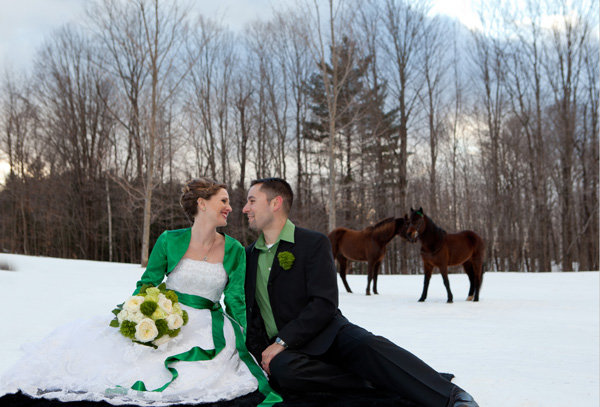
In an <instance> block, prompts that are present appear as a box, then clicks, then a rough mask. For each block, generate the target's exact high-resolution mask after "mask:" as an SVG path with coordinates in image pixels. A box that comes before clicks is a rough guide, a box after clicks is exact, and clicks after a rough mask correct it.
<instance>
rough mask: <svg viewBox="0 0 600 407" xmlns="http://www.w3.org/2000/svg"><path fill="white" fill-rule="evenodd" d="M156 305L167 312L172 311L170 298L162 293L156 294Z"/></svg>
mask: <svg viewBox="0 0 600 407" xmlns="http://www.w3.org/2000/svg"><path fill="white" fill-rule="evenodd" d="M158 306H159V307H161V308H162V310H163V311H165V312H166V313H167V314H170V313H171V312H172V311H173V303H172V302H171V300H170V299H168V298H167V297H165V295H164V294H159V295H158Z"/></svg>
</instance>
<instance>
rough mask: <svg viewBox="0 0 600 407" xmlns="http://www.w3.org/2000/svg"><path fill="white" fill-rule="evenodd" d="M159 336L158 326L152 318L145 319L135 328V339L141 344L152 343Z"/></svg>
mask: <svg viewBox="0 0 600 407" xmlns="http://www.w3.org/2000/svg"><path fill="white" fill-rule="evenodd" d="M157 335H158V329H157V328H156V324H155V323H154V321H153V320H152V319H150V318H144V319H142V321H141V322H140V323H139V324H137V325H136V327H135V339H137V340H138V341H140V342H150V341H152V340H153V339H154V338H156V336H157Z"/></svg>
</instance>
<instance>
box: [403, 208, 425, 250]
mask: <svg viewBox="0 0 600 407" xmlns="http://www.w3.org/2000/svg"><path fill="white" fill-rule="evenodd" d="M425 222H426V221H425V214H424V213H423V208H419V209H418V210H414V209H413V208H410V216H409V217H408V226H407V229H406V238H407V239H408V241H409V242H412V243H414V242H416V241H417V239H418V238H419V236H421V235H422V234H423V232H425Z"/></svg>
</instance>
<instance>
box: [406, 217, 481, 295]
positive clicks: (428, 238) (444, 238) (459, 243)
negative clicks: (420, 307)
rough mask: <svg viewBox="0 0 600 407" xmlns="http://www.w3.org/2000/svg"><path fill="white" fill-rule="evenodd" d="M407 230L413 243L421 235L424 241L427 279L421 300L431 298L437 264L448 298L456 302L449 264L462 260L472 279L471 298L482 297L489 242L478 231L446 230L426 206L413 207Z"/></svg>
mask: <svg viewBox="0 0 600 407" xmlns="http://www.w3.org/2000/svg"><path fill="white" fill-rule="evenodd" d="M406 234H407V237H408V240H409V241H411V242H413V243H414V242H416V241H417V239H418V240H420V241H421V258H422V259H423V268H424V269H425V282H424V283H423V293H422V294H421V298H419V301H425V299H426V298H427V288H428V287H429V280H430V279H431V272H432V271H433V268H434V267H437V268H439V269H440V273H441V274H442V278H443V279H444V285H445V286H446V292H447V293H448V302H452V291H450V282H449V281H448V266H458V265H461V264H462V266H463V268H464V270H465V273H467V276H469V281H470V283H471V285H470V287H469V296H468V297H467V301H470V300H473V301H479V290H480V289H481V282H482V281H483V258H484V255H485V245H484V243H483V239H482V238H481V237H480V236H479V235H478V234H477V233H475V232H473V231H470V230H463V231H462V232H458V233H446V232H445V231H444V230H443V229H442V228H440V227H439V226H437V225H436V224H435V223H433V221H432V220H431V218H430V217H429V216H427V215H425V214H424V213H423V209H422V208H419V210H416V211H415V210H414V209H412V208H410V218H409V224H408V230H407V232H406Z"/></svg>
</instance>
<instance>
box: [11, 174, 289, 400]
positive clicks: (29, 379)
mask: <svg viewBox="0 0 600 407" xmlns="http://www.w3.org/2000/svg"><path fill="white" fill-rule="evenodd" d="M180 203H181V206H182V207H183V209H184V211H185V213H186V215H187V216H188V217H189V218H190V220H192V221H193V225H192V227H191V228H187V229H179V230H169V231H165V232H164V233H162V234H161V235H160V237H159V238H158V240H157V241H156V244H155V245H154V248H153V250H152V253H151V255H150V259H149V261H148V267H147V268H146V271H145V272H144V274H143V275H142V277H141V279H140V280H139V281H138V282H137V287H136V289H135V291H134V295H135V294H137V293H138V292H139V291H140V289H141V287H142V285H144V284H153V285H154V286H158V285H159V284H160V283H161V282H162V281H163V279H164V278H165V277H166V286H167V288H168V289H170V290H174V291H175V292H176V293H177V294H178V296H179V301H180V304H181V307H182V309H184V310H185V311H187V313H188V315H189V322H188V324H187V325H186V326H185V327H183V328H182V330H181V332H180V334H179V335H178V336H176V337H175V338H173V339H172V340H170V341H169V342H167V343H165V344H163V345H160V346H159V347H158V348H157V349H154V348H152V347H148V346H143V345H140V344H135V343H133V342H132V341H131V340H130V339H128V338H126V337H124V336H122V335H121V334H120V333H119V331H118V329H115V328H112V327H109V322H110V319H111V317H112V315H111V314H110V313H109V312H107V316H106V317H104V316H99V317H96V318H91V319H87V320H84V321H77V322H73V323H71V324H68V325H66V326H63V327H60V328H58V329H57V330H55V331H54V332H53V333H51V334H50V335H49V336H48V337H46V338H45V339H44V340H42V341H41V342H39V343H37V344H34V345H32V346H31V347H30V348H29V349H27V353H26V355H25V356H24V358H23V359H22V360H20V361H19V362H18V363H17V364H16V365H15V366H14V367H13V368H11V369H9V370H7V373H5V374H4V376H3V377H0V394H4V393H15V392H17V391H19V390H20V391H21V392H22V393H24V394H26V395H28V396H30V397H34V398H40V397H43V398H49V399H58V400H60V401H81V400H89V401H106V402H108V403H111V404H114V405H121V404H137V405H152V406H167V405H173V404H183V403H186V404H187V403H207V402H214V401H218V400H231V399H234V398H236V397H240V396H242V395H245V394H248V393H251V392H254V391H255V390H256V389H257V388H258V389H259V390H260V392H261V393H262V394H263V395H265V400H264V401H263V403H262V404H261V405H264V406H270V405H272V404H274V403H277V402H280V401H282V400H281V398H280V397H279V395H278V394H277V393H275V392H273V391H272V389H271V388H270V387H269V384H268V382H267V379H266V377H265V375H264V373H263V371H262V370H261V369H260V367H259V366H258V365H257V364H256V362H255V360H254V359H253V357H252V356H251V355H250V354H249V353H248V351H247V349H246V347H245V344H244V342H245V338H244V335H245V333H244V331H245V328H246V308H245V300H244V279H245V272H246V255H245V251H244V248H243V246H242V245H241V244H240V242H238V241H237V240H235V239H233V238H232V237H230V236H227V235H223V234H220V233H218V232H217V231H216V228H217V227H220V226H225V225H227V216H228V214H229V213H230V212H231V206H230V204H229V195H228V193H227V190H226V186H225V185H223V184H219V183H217V182H215V181H212V180H210V179H207V178H198V179H194V180H191V181H189V182H188V183H187V184H186V186H185V187H184V188H183V194H182V195H181V199H180ZM222 294H224V303H225V308H226V314H225V313H224V312H223V311H222V309H221V307H220V305H219V300H220V298H221V295H222ZM107 306H108V307H110V305H107ZM108 311H109V310H108ZM215 353H216V354H215ZM207 355H208V356H207Z"/></svg>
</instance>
